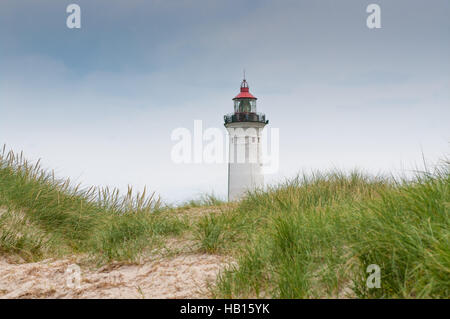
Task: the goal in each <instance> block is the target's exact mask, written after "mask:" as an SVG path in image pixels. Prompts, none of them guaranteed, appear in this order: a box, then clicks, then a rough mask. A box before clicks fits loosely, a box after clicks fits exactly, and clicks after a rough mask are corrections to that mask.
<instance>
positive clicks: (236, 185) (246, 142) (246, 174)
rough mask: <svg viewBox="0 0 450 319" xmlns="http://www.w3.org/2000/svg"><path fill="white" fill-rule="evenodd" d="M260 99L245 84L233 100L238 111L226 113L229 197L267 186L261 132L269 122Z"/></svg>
mask: <svg viewBox="0 0 450 319" xmlns="http://www.w3.org/2000/svg"><path fill="white" fill-rule="evenodd" d="M256 100H257V98H256V97H254V96H253V95H252V94H251V93H250V92H249V87H248V83H247V81H246V80H245V77H244V80H243V81H242V83H241V92H240V93H239V94H238V95H237V96H236V97H235V98H234V99H233V101H234V113H231V114H228V115H225V116H224V119H225V127H226V128H227V130H228V133H229V145H230V152H229V159H228V200H229V201H234V200H238V199H240V198H241V197H242V196H243V195H245V193H246V191H248V190H252V189H255V188H259V187H263V186H264V175H263V174H262V160H261V158H262V154H261V133H262V130H263V129H264V126H266V124H268V123H269V121H267V120H266V116H265V115H264V114H263V113H257V111H256Z"/></svg>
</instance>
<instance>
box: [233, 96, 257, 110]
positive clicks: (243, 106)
mask: <svg viewBox="0 0 450 319" xmlns="http://www.w3.org/2000/svg"><path fill="white" fill-rule="evenodd" d="M234 112H235V113H256V100H255V99H246V98H242V99H236V100H234Z"/></svg>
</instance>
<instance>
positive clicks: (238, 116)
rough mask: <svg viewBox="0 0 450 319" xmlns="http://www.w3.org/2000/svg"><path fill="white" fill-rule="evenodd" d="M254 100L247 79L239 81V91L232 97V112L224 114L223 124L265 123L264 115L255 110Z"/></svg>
mask: <svg viewBox="0 0 450 319" xmlns="http://www.w3.org/2000/svg"><path fill="white" fill-rule="evenodd" d="M256 100H257V98H256V97H254V96H253V95H252V94H251V93H250V90H249V87H248V83H247V80H246V79H245V78H244V80H242V82H241V92H239V94H238V95H236V97H234V98H233V102H234V113H231V114H227V115H225V116H224V120H225V125H227V124H229V123H236V122H260V123H265V124H267V123H268V122H269V121H267V120H266V116H265V115H264V114H263V113H258V112H257V111H256Z"/></svg>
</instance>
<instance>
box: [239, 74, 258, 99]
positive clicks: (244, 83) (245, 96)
mask: <svg viewBox="0 0 450 319" xmlns="http://www.w3.org/2000/svg"><path fill="white" fill-rule="evenodd" d="M236 99H254V100H257V98H256V97H254V96H253V95H252V94H251V93H250V92H249V89H248V83H247V81H246V80H245V79H244V80H243V81H242V83H241V93H239V94H238V95H236V97H235V98H233V100H236Z"/></svg>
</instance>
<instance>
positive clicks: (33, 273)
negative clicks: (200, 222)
mask: <svg viewBox="0 0 450 319" xmlns="http://www.w3.org/2000/svg"><path fill="white" fill-rule="evenodd" d="M226 264H227V260H226V257H224V256H218V255H207V254H184V255H178V256H174V257H163V258H160V259H158V260H153V261H152V260H149V261H145V262H143V263H142V264H139V265H129V264H128V265H127V264H110V265H108V266H105V267H103V268H98V269H89V268H88V267H81V268H78V267H79V266H78V265H77V263H76V260H75V258H72V259H63V260H44V261H40V262H36V263H23V264H17V263H13V262H11V261H8V260H7V259H5V258H1V259H0V298H208V297H210V293H209V290H208V285H211V284H213V282H214V280H215V279H216V276H217V274H218V272H219V270H220V269H221V268H223V267H224V266H225V265H226ZM78 269H79V270H80V272H79V273H78V272H77V270H78ZM78 274H79V275H78Z"/></svg>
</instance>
